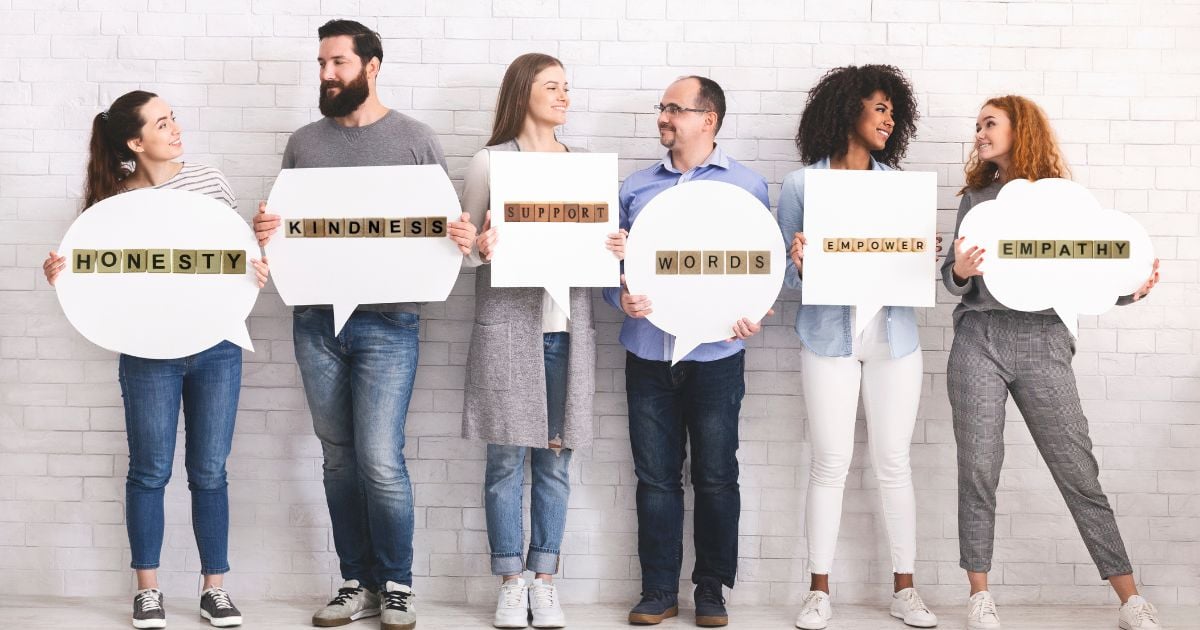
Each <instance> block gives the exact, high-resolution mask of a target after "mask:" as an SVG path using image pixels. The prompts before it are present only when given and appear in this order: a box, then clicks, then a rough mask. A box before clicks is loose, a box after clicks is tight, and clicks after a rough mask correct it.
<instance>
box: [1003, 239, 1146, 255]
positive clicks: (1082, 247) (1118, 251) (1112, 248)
mask: <svg viewBox="0 0 1200 630" xmlns="http://www.w3.org/2000/svg"><path fill="white" fill-rule="evenodd" d="M997 255H998V256H999V257H1000V258H1129V241H1000V253H999V254H997Z"/></svg>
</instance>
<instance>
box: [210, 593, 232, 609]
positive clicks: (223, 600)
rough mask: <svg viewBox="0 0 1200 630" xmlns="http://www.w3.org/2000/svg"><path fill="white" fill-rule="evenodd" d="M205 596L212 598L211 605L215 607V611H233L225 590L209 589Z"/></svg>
mask: <svg viewBox="0 0 1200 630" xmlns="http://www.w3.org/2000/svg"><path fill="white" fill-rule="evenodd" d="M205 594H206V595H208V596H210V597H212V599H213V605H215V606H216V607H217V610H222V609H228V610H232V609H233V602H231V601H229V593H226V592H225V589H223V588H210V589H208V591H206V592H205Z"/></svg>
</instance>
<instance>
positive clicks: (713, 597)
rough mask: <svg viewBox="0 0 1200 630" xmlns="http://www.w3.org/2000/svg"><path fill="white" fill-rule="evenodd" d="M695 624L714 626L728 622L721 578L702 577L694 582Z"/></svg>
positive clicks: (706, 626) (704, 626) (705, 626)
mask: <svg viewBox="0 0 1200 630" xmlns="http://www.w3.org/2000/svg"><path fill="white" fill-rule="evenodd" d="M695 599H696V625H697V626H700V627H703V628H716V627H720V626H725V625H728V624H729V613H728V612H726V611H725V594H724V592H723V591H722V590H721V580H719V579H717V578H715V577H702V578H700V579H699V580H697V582H696V593H695Z"/></svg>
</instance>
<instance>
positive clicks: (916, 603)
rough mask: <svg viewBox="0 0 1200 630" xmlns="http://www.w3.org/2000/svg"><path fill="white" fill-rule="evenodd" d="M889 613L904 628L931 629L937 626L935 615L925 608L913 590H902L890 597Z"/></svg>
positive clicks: (915, 590)
mask: <svg viewBox="0 0 1200 630" xmlns="http://www.w3.org/2000/svg"><path fill="white" fill-rule="evenodd" d="M891 613H892V616H893V617H895V618H897V619H901V620H903V621H904V625H906V626H912V627H914V628H932V627H934V626H936V625H937V615H935V614H933V613H932V612H931V611H930V610H929V609H928V608H927V607H926V606H925V602H923V601H921V596H920V595H917V589H915V588H906V589H902V590H900V591H898V592H896V593H895V594H893V595H892V610H891Z"/></svg>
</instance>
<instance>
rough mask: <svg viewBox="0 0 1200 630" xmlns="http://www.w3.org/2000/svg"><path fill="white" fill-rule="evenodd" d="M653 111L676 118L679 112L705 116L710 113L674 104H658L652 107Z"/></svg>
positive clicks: (709, 110) (707, 110) (708, 110)
mask: <svg viewBox="0 0 1200 630" xmlns="http://www.w3.org/2000/svg"><path fill="white" fill-rule="evenodd" d="M654 111H656V112H662V113H664V114H666V115H668V116H676V115H678V114H679V113H680V112H696V113H697V114H707V113H708V112H711V111H712V110H711V109H695V108H692V107H680V106H678V105H676V104H675V103H667V104H666V105H663V104H662V103H659V104H657V105H655V106H654Z"/></svg>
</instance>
